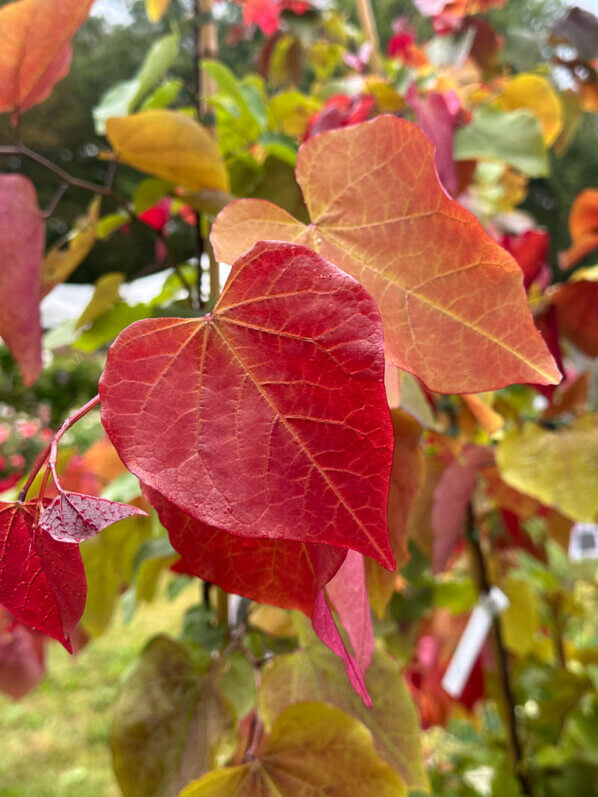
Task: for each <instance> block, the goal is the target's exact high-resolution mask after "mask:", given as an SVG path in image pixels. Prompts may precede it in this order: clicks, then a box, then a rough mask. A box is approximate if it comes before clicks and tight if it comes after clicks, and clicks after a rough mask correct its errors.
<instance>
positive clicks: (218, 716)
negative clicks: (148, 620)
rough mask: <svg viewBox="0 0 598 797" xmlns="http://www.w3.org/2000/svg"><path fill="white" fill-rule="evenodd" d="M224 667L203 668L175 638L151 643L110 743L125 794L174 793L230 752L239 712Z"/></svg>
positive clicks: (160, 796)
mask: <svg viewBox="0 0 598 797" xmlns="http://www.w3.org/2000/svg"><path fill="white" fill-rule="evenodd" d="M218 675H219V671H218V666H212V667H211V668H210V669H209V670H208V672H207V673H205V674H203V675H200V674H199V673H198V672H197V670H196V668H195V666H194V664H193V661H192V659H191V656H190V655H189V653H188V652H187V651H186V650H185V648H183V647H182V645H179V644H178V643H177V642H175V641H174V640H171V639H168V638H167V637H165V636H158V637H156V638H154V639H153V640H152V641H151V642H150V643H149V645H148V646H147V647H146V649H145V650H144V651H143V653H142V655H141V658H140V659H139V662H138V664H137V666H136V668H135V670H133V672H132V673H131V674H130V675H129V677H128V678H127V680H126V682H125V684H124V685H123V689H122V692H121V694H120V696H119V698H118V701H117V703H116V706H115V710H114V722H113V726H112V733H111V736H110V747H111V750H112V760H113V764H114V771H115V773H116V777H117V779H118V783H119V785H120V788H121V790H122V793H123V795H124V797H167V796H168V797H170V795H176V794H178V793H179V791H180V790H181V789H182V788H183V787H184V786H185V785H186V784H187V783H189V781H191V780H192V779H193V778H198V777H200V776H201V775H202V774H203V773H204V772H207V771H209V770H210V769H212V768H213V767H217V766H221V765H222V764H223V763H225V762H226V761H227V760H228V758H229V757H230V756H231V755H232V753H233V752H234V748H235V741H236V739H235V732H234V730H235V717H234V712H233V709H232V706H231V705H230V704H229V703H228V701H227V700H226V699H225V698H224V697H223V695H222V693H221V691H220V689H219V687H218V683H217V680H218Z"/></svg>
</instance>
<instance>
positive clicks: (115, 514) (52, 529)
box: [39, 491, 147, 543]
mask: <svg viewBox="0 0 598 797" xmlns="http://www.w3.org/2000/svg"><path fill="white" fill-rule="evenodd" d="M133 515H144V516H147V512H144V511H143V509H138V508H137V507H136V506H129V505H128V504H119V503H117V502H116V501H109V500H108V499H107V498H96V497H95V496H92V495H82V494H81V493H72V492H68V491H61V492H60V493H59V494H58V495H57V496H56V498H55V499H54V500H53V501H52V503H51V504H50V506H48V507H47V508H46V509H44V511H43V512H42V514H41V515H40V518H39V529H40V531H45V532H47V533H48V534H49V535H50V536H51V537H53V538H54V539H55V540H59V541H60V542H75V543H78V542H82V541H83V540H87V539H89V538H90V537H93V536H95V535H96V534H98V533H99V532H100V531H102V529H105V528H106V527H107V526H111V525H112V524H113V523H118V521H119V520H124V518H127V517H132V516H133Z"/></svg>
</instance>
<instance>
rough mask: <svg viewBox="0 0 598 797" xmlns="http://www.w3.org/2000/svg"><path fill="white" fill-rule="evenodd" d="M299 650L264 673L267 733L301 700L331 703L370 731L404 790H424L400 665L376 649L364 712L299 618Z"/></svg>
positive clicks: (338, 666) (334, 661) (261, 699)
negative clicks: (369, 700)
mask: <svg viewBox="0 0 598 797" xmlns="http://www.w3.org/2000/svg"><path fill="white" fill-rule="evenodd" d="M297 622H298V623H300V624H301V625H300V626H299V628H300V635H301V636H300V639H301V640H302V642H303V644H302V649H301V650H298V651H297V652H295V653H290V654H288V655H284V656H277V657H276V658H275V659H274V661H273V662H272V663H271V664H269V665H268V667H267V668H266V670H265V671H264V675H263V680H262V687H261V689H260V692H259V695H258V706H259V714H260V716H261V718H262V720H263V722H264V724H265V726H266V727H267V728H269V727H271V726H272V724H273V722H274V720H275V718H276V717H277V716H278V714H279V713H280V712H281V711H282V710H283V709H284V708H286V707H287V706H289V705H292V704H293V703H299V702H301V701H305V700H321V701H325V702H326V703H332V704H333V705H334V706H337V707H338V708H340V709H342V710H343V711H345V712H347V713H348V714H350V715H351V716H353V717H355V719H358V720H359V721H360V722H363V724H364V725H365V726H366V727H367V728H368V729H369V730H370V731H371V733H372V736H373V739H374V745H375V747H376V750H377V751H378V753H379V754H380V755H381V756H382V758H384V759H385V760H386V761H387V762H388V763H389V764H390V765H391V766H392V767H393V768H394V769H395V770H396V771H397V772H398V773H399V774H400V775H401V777H402V778H403V780H404V781H405V783H406V784H407V786H409V787H410V788H414V789H417V788H419V789H421V790H423V791H426V790H427V788H428V783H427V777H426V774H425V770H424V765H423V760H422V755H421V749H420V722H419V716H418V714H417V711H416V709H415V707H414V705H413V702H412V700H411V696H410V694H409V691H408V689H407V687H406V686H405V683H404V681H403V678H402V675H401V670H400V667H399V665H398V663H397V662H396V661H395V660H394V659H393V658H392V657H391V656H389V655H388V654H387V653H385V652H383V651H382V650H380V649H378V650H376V652H375V653H374V656H373V658H372V663H371V664H370V666H369V668H368V671H367V675H366V685H367V688H368V691H369V693H370V696H371V698H372V701H373V708H371V709H368V708H366V707H365V706H364V704H363V702H362V701H361V699H360V698H359V696H358V695H356V694H355V692H353V690H352V689H351V688H350V687H349V685H348V684H347V682H346V679H345V678H343V673H344V669H343V665H342V663H341V662H340V660H339V659H338V658H337V657H336V656H335V655H334V654H333V653H331V651H329V650H328V648H325V647H324V646H323V645H321V644H320V643H319V642H318V641H317V640H316V638H315V635H314V634H313V632H312V631H311V629H310V628H308V626H307V623H304V622H303V618H298V620H297Z"/></svg>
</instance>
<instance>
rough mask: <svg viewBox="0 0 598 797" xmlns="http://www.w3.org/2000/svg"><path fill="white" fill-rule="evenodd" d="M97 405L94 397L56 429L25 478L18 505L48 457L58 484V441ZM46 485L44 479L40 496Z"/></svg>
mask: <svg viewBox="0 0 598 797" xmlns="http://www.w3.org/2000/svg"><path fill="white" fill-rule="evenodd" d="M99 403H100V397H99V396H94V397H93V398H92V399H91V401H88V402H87V404H85V405H84V406H83V407H81V409H78V410H77V412H74V413H73V414H72V415H71V416H70V417H68V418H67V419H66V421H65V422H64V423H63V424H62V426H61V427H60V429H58V431H57V432H55V433H54V434H53V435H52V439H51V440H50V442H49V443H48V445H47V446H46V448H45V449H44V450H43V451H42V452H41V454H40V455H39V456H38V458H37V459H36V460H35V462H34V464H33V468H32V469H31V472H30V473H29V476H28V477H27V481H26V482H25V484H24V485H23V489H22V490H21V492H20V493H19V497H18V499H17V500H18V501H19V503H23V501H24V500H25V499H26V497H27V493H28V492H29V488H30V487H31V485H32V484H33V482H34V481H35V477H36V476H37V474H38V473H39V472H40V470H41V469H42V467H43V464H44V462H45V461H46V459H48V457H49V458H50V461H49V462H48V466H49V469H50V471H51V473H52V476H53V477H54V481H55V482H56V484H58V479H57V476H56V458H57V455H58V443H59V441H60V439H61V438H62V437H63V435H64V434H65V432H67V431H68V430H69V429H70V428H71V426H74V424H76V423H77V421H80V420H81V418H83V416H84V415H87V413H88V412H90V411H91V410H92V409H93V408H94V407H97V405H98V404H99ZM46 484H47V478H45V479H44V483H43V487H42V491H41V495H42V496H43V492H44V490H45V485H46Z"/></svg>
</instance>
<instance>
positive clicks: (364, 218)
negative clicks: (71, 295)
mask: <svg viewBox="0 0 598 797" xmlns="http://www.w3.org/2000/svg"><path fill="white" fill-rule="evenodd" d="M296 173H297V180H298V182H299V184H300V185H301V188H302V190H303V195H304V198H305V202H306V205H307V207H308V209H309V212H310V217H311V220H312V223H311V224H310V225H309V226H305V225H303V224H301V223H300V222H298V221H296V220H295V219H293V218H292V217H291V216H289V214H288V213H286V212H285V211H283V210H281V209H280V208H278V207H276V206H275V205H272V204H270V203H269V202H264V201H260V200H239V201H237V202H233V203H232V204H231V205H229V206H228V207H226V208H225V209H224V210H223V211H222V212H221V213H220V215H219V216H218V218H217V220H216V222H215V224H214V227H213V230H212V242H213V244H214V249H215V252H216V256H217V257H218V259H220V260H223V261H226V262H228V263H232V262H233V261H234V260H235V259H236V258H237V257H239V256H240V255H241V254H243V252H245V251H247V249H249V248H250V247H251V246H252V245H253V244H254V243H255V242H256V241H257V240H260V239H271V240H284V241H291V242H296V243H303V244H306V245H307V246H310V247H311V248H313V249H314V250H315V251H317V252H319V253H320V254H322V255H323V256H324V257H326V258H327V259H329V260H330V261H331V262H333V263H335V264H336V265H338V266H340V267H341V268H343V269H344V270H345V271H347V272H348V273H349V274H351V275H352V276H354V277H355V278H356V279H358V280H360V281H361V282H362V284H363V285H364V286H365V288H367V290H368V291H369V292H370V293H371V294H372V296H373V297H374V299H376V301H377V302H378V305H379V308H380V313H381V315H382V320H383V323H384V329H385V341H386V348H387V353H388V356H389V358H390V360H391V361H392V362H394V363H395V364H396V365H398V366H399V367H401V368H403V369H405V370H408V371H411V372H413V373H415V374H416V375H417V376H419V377H420V378H421V379H423V381H424V382H425V383H426V384H427V385H428V387H429V388H431V389H433V390H435V391H438V392H448V393H454V392H457V393H465V392H466V393H473V392H479V391H482V390H490V389H493V388H497V387H502V386H504V385H507V384H511V383H514V382H540V383H543V384H549V383H553V382H556V381H558V380H559V378H560V376H559V373H558V370H557V369H556V366H555V364H554V361H553V359H552V357H551V356H550V353H549V352H548V350H547V349H546V347H545V346H544V343H543V342H542V339H541V337H540V335H539V333H538V332H537V330H536V329H535V327H534V324H533V320H532V317H531V314H530V312H529V308H528V305H527V300H526V297H525V291H524V289H523V282H522V274H521V270H520V269H519V267H518V266H517V264H516V263H515V262H514V261H513V260H512V258H511V257H510V256H509V255H508V254H507V253H506V252H505V251H504V250H503V249H502V248H501V247H500V246H499V245H498V244H496V243H495V242H494V241H492V240H491V239H490V237H489V236H488V235H487V234H486V233H485V232H484V230H483V229H482V227H481V225H480V224H479V222H478V221H477V220H476V219H475V218H474V217H473V216H472V215H471V214H470V213H469V212H468V211H466V210H465V209H464V208H462V207H461V206H460V205H459V204H457V203H456V202H454V201H453V200H451V199H450V198H449V197H448V196H447V195H446V193H445V192H444V191H443V189H442V187H441V186H440V184H439V182H438V178H437V176H436V170H435V165H434V149H433V147H432V145H431V144H430V142H429V141H428V140H427V139H426V137H425V136H424V134H423V133H422V132H421V130H419V128H418V127H417V126H415V125H413V124H411V123H409V122H406V121H404V120H401V119H397V118H395V117H392V116H380V117H378V118H377V119H375V120H374V121H372V122H366V123H364V124H359V125H355V126H354V127H350V128H346V129H343V130H335V131H332V132H329V133H323V134H321V135H319V136H316V137H315V138H313V139H310V140H309V141H308V142H306V143H305V144H304V145H303V146H302V147H301V149H300V151H299V156H298V160H297V170H296Z"/></svg>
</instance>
